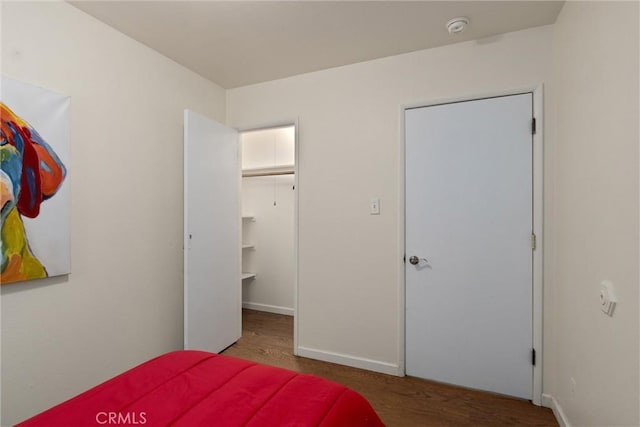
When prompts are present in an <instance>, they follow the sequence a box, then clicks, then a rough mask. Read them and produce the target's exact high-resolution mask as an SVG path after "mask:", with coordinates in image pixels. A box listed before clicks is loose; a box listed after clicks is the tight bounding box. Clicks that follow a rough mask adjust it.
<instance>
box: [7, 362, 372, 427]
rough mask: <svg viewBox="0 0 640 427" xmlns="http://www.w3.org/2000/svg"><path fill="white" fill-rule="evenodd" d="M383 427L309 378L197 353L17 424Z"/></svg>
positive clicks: (366, 409) (361, 402) (339, 389)
mask: <svg viewBox="0 0 640 427" xmlns="http://www.w3.org/2000/svg"><path fill="white" fill-rule="evenodd" d="M18 425H19V426H21V427H32V426H46V427H57V426H78V427H80V426H92V425H121V426H122V425H136V426H139V425H144V426H169V425H171V426H189V427H195V426H225V427H226V426H229V427H231V426H278V427H279V426H324V427H326V426H349V427H359V426H363V427H364V426H367V427H369V426H372V427H373V426H382V425H383V424H382V422H381V421H380V418H378V416H377V414H376V413H375V411H374V410H373V408H372V407H371V405H370V404H369V402H367V400H366V399H365V398H364V397H362V396H361V395H360V394H358V393H356V392H355V391H353V390H351V389H349V388H347V387H345V386H343V385H340V384H337V383H334V382H331V381H328V380H325V379H322V378H319V377H317V376H314V375H306V374H299V373H296V372H293V371H289V370H285V369H280V368H275V367H272V366H266V365H261V364H258V363H255V362H250V361H247V360H243V359H238V358H234V357H229V356H223V355H218V354H214V353H207V352H203V351H192V350H185V351H176V352H172V353H167V354H165V355H162V356H159V357H156V358H155V359H152V360H150V361H148V362H145V363H143V364H141V365H139V366H137V367H135V368H133V369H131V370H129V371H127V372H125V373H123V374H121V375H119V376H117V377H114V378H112V379H110V380H108V381H106V382H104V383H102V384H100V385H98V386H96V387H94V388H92V389H90V390H88V391H86V392H84V393H82V394H80V395H78V396H76V397H74V398H72V399H70V400H68V401H66V402H63V403H61V404H59V405H57V406H54V407H53V408H51V409H49V410H47V411H45V412H42V413H40V414H38V415H36V416H34V417H33V418H30V419H28V420H26V421H24V422H22V423H20V424H18Z"/></svg>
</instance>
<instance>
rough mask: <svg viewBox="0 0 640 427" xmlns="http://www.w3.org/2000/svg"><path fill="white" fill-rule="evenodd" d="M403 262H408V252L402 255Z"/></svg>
mask: <svg viewBox="0 0 640 427" xmlns="http://www.w3.org/2000/svg"><path fill="white" fill-rule="evenodd" d="M402 262H404V263H405V264H406V263H407V254H404V255H403V256H402Z"/></svg>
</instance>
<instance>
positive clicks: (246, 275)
mask: <svg viewBox="0 0 640 427" xmlns="http://www.w3.org/2000/svg"><path fill="white" fill-rule="evenodd" d="M255 278H256V273H242V280H247V279H255Z"/></svg>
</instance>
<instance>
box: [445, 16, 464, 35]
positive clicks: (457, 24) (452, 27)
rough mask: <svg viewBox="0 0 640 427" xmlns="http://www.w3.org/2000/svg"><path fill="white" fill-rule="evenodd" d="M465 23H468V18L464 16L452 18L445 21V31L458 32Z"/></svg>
mask: <svg viewBox="0 0 640 427" xmlns="http://www.w3.org/2000/svg"><path fill="white" fill-rule="evenodd" d="M467 25H469V18H465V17H464V16H460V17H458V18H453V19H451V20H449V22H447V31H449V34H460V33H461V32H463V31H464V29H465V28H466V27H467Z"/></svg>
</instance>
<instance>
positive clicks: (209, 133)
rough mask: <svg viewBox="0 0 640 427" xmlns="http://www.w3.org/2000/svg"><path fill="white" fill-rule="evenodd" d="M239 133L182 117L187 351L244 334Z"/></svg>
mask: <svg viewBox="0 0 640 427" xmlns="http://www.w3.org/2000/svg"><path fill="white" fill-rule="evenodd" d="M238 147H239V145H238V133H237V132H236V131H235V130H233V129H230V128H227V127H225V126H223V125H221V124H219V123H216V122H214V121H213V120H210V119H208V118H206V117H203V116H200V115H198V114H196V113H194V112H192V111H189V110H185V113H184V162H185V166H184V167H185V170H184V180H185V188H184V197H185V200H184V204H185V213H184V221H185V227H184V231H185V259H184V271H185V274H184V347H185V349H199V350H206V351H211V352H215V353H217V352H220V351H222V350H223V349H225V348H226V347H228V346H229V345H231V344H233V343H234V342H235V341H236V340H237V339H238V338H239V337H240V335H241V322H242V319H241V284H240V269H241V265H240V251H241V249H240V164H239V159H238V151H239V150H238Z"/></svg>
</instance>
